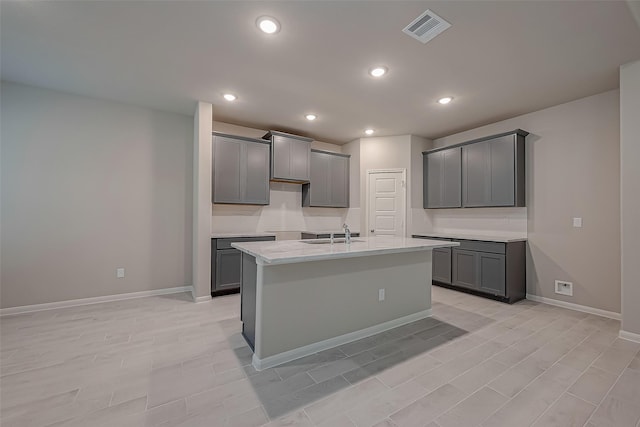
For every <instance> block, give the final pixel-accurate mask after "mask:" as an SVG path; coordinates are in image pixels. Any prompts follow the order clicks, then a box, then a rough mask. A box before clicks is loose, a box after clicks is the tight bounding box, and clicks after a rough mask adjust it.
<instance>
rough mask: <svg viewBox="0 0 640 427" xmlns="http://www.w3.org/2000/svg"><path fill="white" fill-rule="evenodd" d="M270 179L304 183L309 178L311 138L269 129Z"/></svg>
mask: <svg viewBox="0 0 640 427" xmlns="http://www.w3.org/2000/svg"><path fill="white" fill-rule="evenodd" d="M262 138H263V139H267V140H269V141H271V175H270V178H271V180H272V181H284V182H293V183H305V182H309V180H310V169H311V167H310V163H311V142H312V141H313V140H312V139H311V138H305V137H302V136H297V135H291V134H288V133H283V132H276V131H269V132H268V133H267V134H266V135H265V136H263V137H262Z"/></svg>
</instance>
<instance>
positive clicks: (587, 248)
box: [429, 90, 638, 313]
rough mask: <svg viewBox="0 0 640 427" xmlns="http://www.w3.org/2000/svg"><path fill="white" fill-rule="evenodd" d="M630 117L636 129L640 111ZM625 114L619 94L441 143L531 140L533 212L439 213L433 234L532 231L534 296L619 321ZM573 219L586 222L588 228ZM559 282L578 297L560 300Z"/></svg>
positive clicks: (529, 186) (531, 288) (435, 214)
mask: <svg viewBox="0 0 640 427" xmlns="http://www.w3.org/2000/svg"><path fill="white" fill-rule="evenodd" d="M631 111H632V113H631V114H632V115H633V118H630V119H629V120H630V121H631V120H633V121H634V123H635V122H637V112H638V109H637V108H636V109H633V108H631ZM619 113H620V111H619V92H618V90H613V91H609V92H605V93H601V94H598V95H594V96H590V97H587V98H583V99H579V100H577V101H573V102H569V103H566V104H562V105H557V106H555V107H551V108H547V109H545V110H541V111H537V112H534V113H530V114H525V115H523V116H519V117H516V118H513V119H509V120H505V121H502V122H498V123H494V124H491V125H488V126H483V127H480V128H477V129H473V130H470V131H467V132H463V133H459V134H456V135H452V136H449V137H446V138H440V139H437V140H436V141H435V145H436V146H437V147H441V146H445V145H450V144H454V143H458V142H462V141H465V140H470V139H474V138H478V137H483V136H488V135H491V134H496V133H500V132H506V131H511V130H513V129H516V128H522V129H524V130H526V131H528V132H530V133H531V135H529V136H528V137H527V141H526V156H527V160H526V168H527V173H526V175H527V177H526V180H527V184H526V193H527V196H526V198H527V208H526V209H522V208H517V209H504V208H503V209H488V210H485V209H464V210H462V209H458V210H455V211H453V210H447V211H435V212H433V213H430V214H429V215H430V216H431V219H432V223H433V226H434V228H456V229H476V228H478V229H483V230H485V231H491V230H494V231H510V232H516V231H525V230H526V231H527V234H528V259H527V291H528V292H529V293H532V294H534V295H538V296H542V297H547V298H552V299H558V300H562V301H567V302H571V303H575V304H581V305H585V306H589V307H595V308H599V309H602V310H607V311H612V312H616V313H619V312H620V262H619V260H620V185H619V177H620V126H619V118H620V115H619ZM636 126H637V125H636ZM634 129H636V130H637V128H634ZM631 133H632V134H633V135H634V138H635V141H637V135H638V133H637V132H631ZM635 160H637V156H636V157H635V158H634V160H632V161H633V162H634V167H636V170H637V165H636V164H635V163H637V162H636V161H635ZM634 173H637V172H634ZM634 177H637V175H634ZM635 182H637V181H635ZM635 188H636V194H637V187H635ZM573 217H582V218H583V227H582V228H573V226H572V218H573ZM525 219H526V227H525ZM635 255H637V253H636V254H635ZM636 258H637V256H636ZM556 279H558V280H568V281H571V282H573V286H574V291H573V292H574V296H573V297H565V296H561V295H557V294H555V293H554V280H556ZM636 283H637V282H636Z"/></svg>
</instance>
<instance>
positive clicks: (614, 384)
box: [584, 346, 628, 425]
mask: <svg viewBox="0 0 640 427" xmlns="http://www.w3.org/2000/svg"><path fill="white" fill-rule="evenodd" d="M609 348H611V346H609V347H608V348H607V349H609ZM605 351H606V350H605ZM605 351H603V352H602V353H600V355H599V356H598V357H596V358H595V360H593V362H591V364H590V365H589V367H588V368H587V369H589V368H591V367H592V366H593V364H594V363H596V361H597V360H598V359H599V358H600V357H601V356H602V355H603V354H604V353H605ZM627 366H628V365H627ZM594 368H595V367H594ZM625 369H626V368H625ZM603 371H604V369H603ZM605 372H608V373H610V374H611V373H612V372H609V371H605ZM623 373H624V369H623V370H622V371H621V372H620V374H619V375H618V376H617V378H616V380H615V381H614V382H613V383H612V384H611V387H609V389H608V390H607V392H606V393H604V394H603V395H602V398H601V399H600V403H598V404H597V405H596V409H594V411H593V412H592V413H591V415H590V416H589V419H588V420H587V421H586V422H585V423H584V425H587V424H589V423H590V422H591V419H592V418H593V416H594V415H595V414H596V412H598V410H599V409H600V407H601V406H602V402H604V401H605V399H606V398H607V396H609V393H611V390H613V388H614V387H615V386H616V384H618V381H620V377H621V376H622V374H623Z"/></svg>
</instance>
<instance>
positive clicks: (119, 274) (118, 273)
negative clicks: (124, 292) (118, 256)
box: [116, 268, 124, 279]
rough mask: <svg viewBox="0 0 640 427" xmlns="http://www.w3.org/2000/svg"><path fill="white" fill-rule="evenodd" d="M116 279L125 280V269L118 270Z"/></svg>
mask: <svg viewBox="0 0 640 427" xmlns="http://www.w3.org/2000/svg"><path fill="white" fill-rule="evenodd" d="M116 278H118V279H124V268H118V269H116Z"/></svg>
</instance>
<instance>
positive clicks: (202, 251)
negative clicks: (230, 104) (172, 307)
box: [191, 102, 213, 302]
mask: <svg viewBox="0 0 640 427" xmlns="http://www.w3.org/2000/svg"><path fill="white" fill-rule="evenodd" d="M212 114H213V105H212V104H210V103H207V102H198V103H197V105H196V109H195V112H194V115H193V178H192V179H193V230H192V232H191V235H192V240H193V262H192V276H193V290H192V294H193V298H194V300H195V301H196V302H200V301H206V300H208V299H210V298H211V239H210V231H211V186H212V175H211V174H212V163H213V160H212V159H213V157H212V150H211V148H212V146H211V127H212V120H211V119H212Z"/></svg>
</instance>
